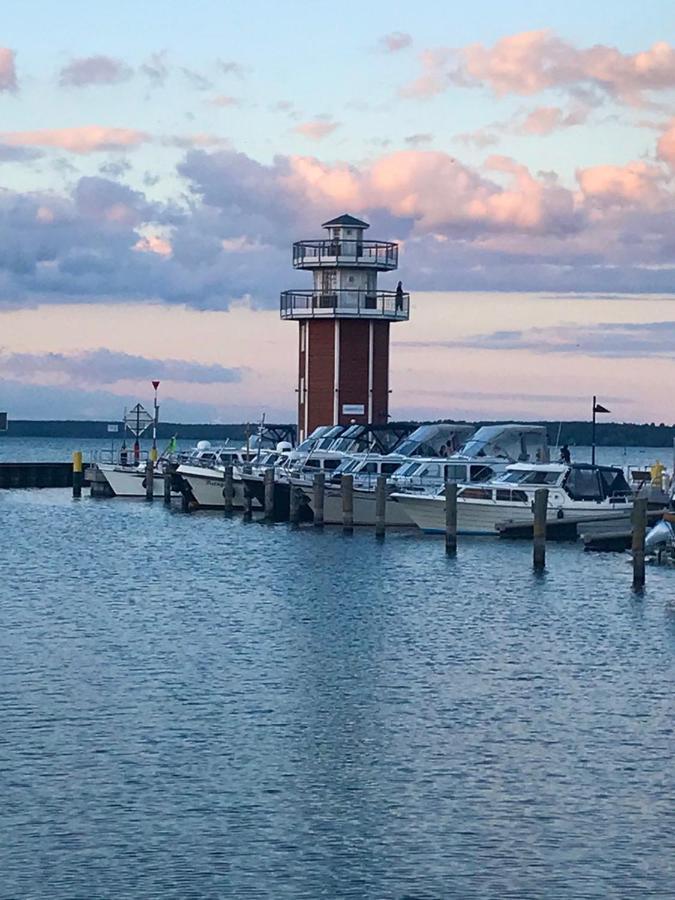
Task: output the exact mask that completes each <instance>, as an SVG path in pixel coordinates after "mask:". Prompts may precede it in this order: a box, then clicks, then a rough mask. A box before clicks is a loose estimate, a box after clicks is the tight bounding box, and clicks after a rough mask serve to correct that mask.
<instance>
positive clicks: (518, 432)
mask: <svg viewBox="0 0 675 900" xmlns="http://www.w3.org/2000/svg"><path fill="white" fill-rule="evenodd" d="M462 441H464V443H462ZM547 458H548V444H547V435H546V428H545V427H544V426H542V425H522V424H517V423H508V424H505V425H488V426H484V427H482V428H479V429H478V430H477V431H476V432H475V434H474V429H473V428H472V426H470V425H454V424H447V423H438V424H435V425H422V426H420V427H419V428H418V429H416V430H415V431H414V432H413V433H412V434H411V435H410V436H409V437H408V438H406V439H405V440H404V441H403V442H402V443H401V444H400V445H399V447H397V449H396V451H395V452H394V453H390V454H387V455H386V456H371V455H359V456H352V457H350V458H349V459H347V460H346V461H345V462H344V463H343V464H342V466H340V468H339V469H337V471H336V473H335V475H334V476H333V480H334V481H339V479H340V477H341V475H342V474H351V475H353V477H354V494H353V505H354V524H355V525H374V524H375V483H376V481H377V476H378V475H379V474H386V475H387V476H388V484H387V499H386V502H385V524H386V525H393V526H411V525H414V524H415V523H414V521H413V519H411V517H410V515H409V514H408V510H407V508H406V506H405V505H403V504H400V503H397V502H395V501H394V500H393V499H392V494H393V493H394V492H403V491H405V492H408V491H410V492H413V493H420V492H422V493H428V494H432V495H433V494H435V493H436V492H437V491H438V489H439V488H440V487H441V486H442V485H444V484H445V483H446V482H447V481H451V482H457V483H460V482H472V483H482V482H485V481H489V480H491V479H492V478H494V477H495V476H497V475H498V474H500V473H502V472H504V471H505V469H506V467H507V466H508V465H510V464H512V463H514V462H515V461H516V460H517V459H521V460H528V461H532V462H535V461H537V460H541V459H547ZM394 463H395V467H394ZM305 494H306V496H307V497H308V500H309V504H310V507H312V508H313V503H314V498H313V494H312V492H311V491H310V490H309V485H308V486H307V488H306V489H305ZM342 521H343V513H342V496H341V493H340V489H339V487H337V486H332V485H328V487H327V490H326V492H325V497H324V522H325V523H326V524H340V523H341V522H342Z"/></svg>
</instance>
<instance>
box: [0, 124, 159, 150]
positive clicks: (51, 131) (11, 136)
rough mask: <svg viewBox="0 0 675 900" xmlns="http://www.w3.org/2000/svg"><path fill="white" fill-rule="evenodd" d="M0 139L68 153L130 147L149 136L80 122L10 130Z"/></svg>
mask: <svg viewBox="0 0 675 900" xmlns="http://www.w3.org/2000/svg"><path fill="white" fill-rule="evenodd" d="M0 140H2V141H4V142H5V143H7V144H12V145H14V146H30V147H57V148H59V149H60V150H68V151H69V152H70V153H82V154H84V153H98V152H101V151H109V150H118V151H119V150H133V149H135V148H136V147H138V146H140V145H141V144H143V143H145V142H146V141H149V140H151V137H150V135H149V134H147V133H146V132H144V131H136V130H135V129H133V128H108V127H106V126H103V125H83V126H80V127H78V128H42V129H38V130H36V131H10V132H6V133H4V134H0Z"/></svg>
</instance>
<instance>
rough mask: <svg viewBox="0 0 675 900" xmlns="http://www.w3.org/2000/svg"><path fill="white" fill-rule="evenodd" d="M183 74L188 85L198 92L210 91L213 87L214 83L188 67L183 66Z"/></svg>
mask: <svg viewBox="0 0 675 900" xmlns="http://www.w3.org/2000/svg"><path fill="white" fill-rule="evenodd" d="M181 72H182V73H183V76H184V77H185V80H186V81H187V82H188V84H189V85H190V86H191V87H193V88H194V89H195V90H197V91H209V90H211V88H212V87H213V82H212V81H211V80H210V79H209V78H207V77H206V75H202V74H201V72H196V71H195V70H194V69H188V68H187V67H186V66H181Z"/></svg>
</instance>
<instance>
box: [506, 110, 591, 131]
mask: <svg viewBox="0 0 675 900" xmlns="http://www.w3.org/2000/svg"><path fill="white" fill-rule="evenodd" d="M588 114H589V110H588V109H587V108H583V107H581V106H578V107H576V108H575V109H572V110H570V111H569V112H565V111H564V110H562V109H561V108H560V107H559V106H538V107H537V108H536V109H533V110H531V112H529V113H527V115H526V116H525V118H524V119H523V121H522V122H521V123H520V124H519V125H517V126H516V127H515V131H516V132H517V133H519V134H536V135H546V134H551V133H552V132H554V131H558V130H559V129H561V128H572V127H573V126H574V125H582V124H583V123H584V122H585V121H586V120H587V118H588Z"/></svg>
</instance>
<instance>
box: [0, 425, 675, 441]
mask: <svg viewBox="0 0 675 900" xmlns="http://www.w3.org/2000/svg"><path fill="white" fill-rule="evenodd" d="M436 421H438V422H440V421H443V422H449V421H457V422H460V421H461V422H465V420H450V419H437V420H436ZM501 421H509V420H501ZM511 421H512V420H511ZM391 424H392V425H394V424H404V423H402V422H398V423H396V422H392V423H391ZM405 424H420V425H421V424H425V423H424V422H414V423H405ZM469 424H475V425H476V426H479V425H497V424H500V422H499V421H494V420H492V421H480V422H475V423H469ZM531 424H533V425H545V426H546V428H547V430H548V440H549V443H550V444H551V445H554V446H559V445H561V444H570V445H571V446H575V445H577V446H588V445H590V443H591V427H592V426H591V423H590V422H543V421H537V422H532V423H531ZM115 426H117V428H118V430H117V431H115V430H111V428H114V427H115ZM270 427H272V426H270ZM275 427H277V428H280V429H287V428H293V427H294V426H292V425H277V426H275ZM247 432H248V434H249V435H250V436H251V438H252V439H253V438H254V436H255V434H256V433H257V425H256V424H255V423H249V424H248V425H247V424H246V423H240V424H229V425H224V424H212V423H211V424H206V423H204V424H195V423H188V424H186V423H180V422H160V423H159V426H158V432H157V437H158V439H159V440H161V441H167V440H169V439H170V438H172V437H176V438H178V439H179V440H194V441H199V440H210V441H225V440H230V441H239V440H241V441H244V440H245V439H246V435H247ZM4 436H7V437H44V438H54V437H64V438H107V439H109V440H111V441H117V440H121V438H122V426H121V425H118V424H117V423H111V422H109V421H78V420H64V421H41V420H37V419H36V420H33V419H14V420H12V419H10V420H9V421H8V423H7V431H5V432H2V431H0V440H1V439H2V438H3V437H4ZM148 436H149V432H146V434H145V435H144V436H143V438H142V441H147V440H148ZM127 440H132V441H133V437H132V436H131V435H129V434H128V433H127ZM674 440H675V425H665V424H664V423H661V424H659V425H656V424H655V423H654V422H652V423H650V424H643V425H640V424H635V423H631V422H598V424H597V426H596V443H597V444H598V446H603V447H670V446H671V445H672V444H673V441H674Z"/></svg>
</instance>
